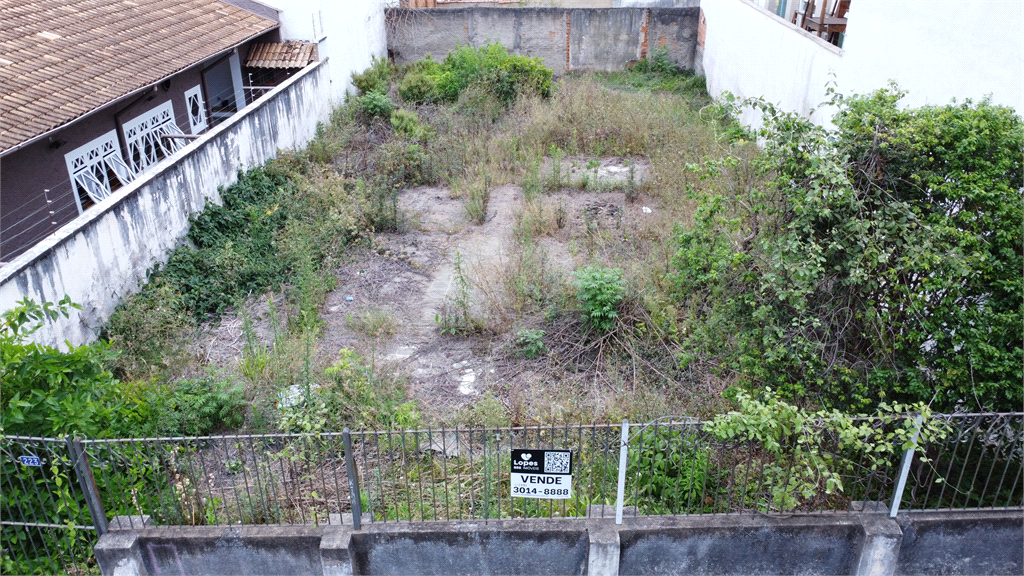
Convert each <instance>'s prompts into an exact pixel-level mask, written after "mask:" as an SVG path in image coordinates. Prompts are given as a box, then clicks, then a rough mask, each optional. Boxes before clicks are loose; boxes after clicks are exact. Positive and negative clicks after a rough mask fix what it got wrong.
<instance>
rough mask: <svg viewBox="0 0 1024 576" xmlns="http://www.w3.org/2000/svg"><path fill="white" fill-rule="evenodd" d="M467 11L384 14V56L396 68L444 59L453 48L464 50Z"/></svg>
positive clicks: (467, 28) (419, 11)
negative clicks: (385, 32)
mask: <svg viewBox="0 0 1024 576" xmlns="http://www.w3.org/2000/svg"><path fill="white" fill-rule="evenodd" d="M469 16H470V12H469V9H454V10H430V11H426V10H414V9H404V8H393V9H390V10H388V12H387V19H388V35H387V42H388V53H389V54H390V55H391V57H392V58H394V59H395V63H396V64H398V65H403V64H408V63H410V62H415V61H416V60H422V59H423V58H425V57H426V56H427V54H430V55H431V56H432V57H433V58H434V60H443V59H444V57H445V56H446V55H447V54H448V52H450V51H451V50H452V48H455V46H457V45H462V46H468V45H469V44H470V41H469Z"/></svg>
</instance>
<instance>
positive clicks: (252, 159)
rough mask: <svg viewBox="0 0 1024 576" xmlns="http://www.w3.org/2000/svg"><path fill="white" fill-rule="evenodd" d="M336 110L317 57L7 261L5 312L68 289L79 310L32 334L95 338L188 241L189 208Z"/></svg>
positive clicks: (215, 195) (296, 145)
mask: <svg viewBox="0 0 1024 576" xmlns="http://www.w3.org/2000/svg"><path fill="white" fill-rule="evenodd" d="M330 112H331V107H330V77H329V75H328V66H327V62H320V63H317V64H312V65H310V66H309V67H308V68H307V69H306V70H304V71H302V72H300V73H298V74H296V75H295V76H293V77H291V78H289V79H288V80H286V81H285V82H284V83H282V84H281V85H280V86H278V87H276V88H275V89H274V90H272V91H270V92H268V93H267V94H266V95H265V96H263V97H262V98H260V99H259V100H257V101H256V102H255V103H254V104H253V105H251V106H249V107H247V108H245V110H243V112H242V113H240V114H236V115H235V116H234V117H232V118H231V119H229V120H228V121H226V122H224V123H223V124H221V125H219V126H217V127H215V128H214V129H213V130H211V131H210V132H209V133H207V134H205V135H203V136H202V137H201V138H199V139H198V140H196V141H194V142H193V143H191V144H189V145H188V146H186V147H185V148H183V149H181V150H179V151H178V152H176V153H174V154H172V155H171V156H169V157H168V158H166V159H164V160H163V161H162V162H160V163H159V164H157V165H156V166H154V167H152V168H151V169H150V170H149V171H148V172H147V173H146V174H145V175H144V177H141V178H138V179H137V180H135V181H134V182H132V183H131V184H130V185H128V186H125V187H124V188H121V189H119V190H118V191H116V192H115V193H114V194H113V195H112V196H110V197H109V198H107V199H106V200H104V201H103V202H101V203H100V204H98V205H97V206H95V207H93V208H92V209H90V210H87V211H86V212H85V213H84V214H82V215H81V216H79V217H78V218H76V219H74V220H72V221H71V222H69V223H68V224H67V225H65V226H64V227H63V228H61V229H60V230H58V231H57V233H56V234H54V235H52V236H50V237H48V238H46V239H45V240H43V241H42V242H40V243H39V244H37V245H35V246H34V247H33V248H31V249H30V250H28V251H27V252H25V253H24V254H22V255H21V256H19V257H18V258H16V259H15V260H13V261H12V262H10V263H8V264H7V265H5V266H4V267H2V268H0V310H8V309H10V308H13V307H14V305H15V302H16V301H18V300H21V299H22V298H24V297H26V296H27V297H29V298H31V299H33V300H35V301H36V302H46V301H49V302H57V301H58V300H60V299H61V298H63V297H64V295H65V294H66V295H68V296H70V297H71V300H72V301H74V302H76V303H79V304H81V305H82V310H81V311H78V312H73V313H72V316H71V318H70V319H67V320H61V321H60V322H49V323H47V324H45V325H43V327H42V328H41V329H40V330H38V331H37V332H35V333H34V334H32V339H33V340H34V341H36V342H40V343H43V344H47V345H50V346H61V345H63V344H64V342H65V341H69V342H70V343H71V344H72V345H76V346H77V345H81V344H85V343H87V342H91V341H93V340H95V339H96V334H97V332H98V331H99V329H100V328H101V327H102V326H103V325H104V324H105V323H106V322H107V319H108V318H110V315H111V314H112V313H113V311H114V309H115V308H116V307H117V305H118V304H120V302H121V300H122V298H124V297H125V296H127V295H128V294H131V293H132V292H135V291H137V290H138V288H139V285H140V283H141V282H143V281H144V280H145V278H146V273H147V271H148V270H149V269H151V268H152V267H153V265H154V264H156V263H159V262H164V261H166V259H167V254H168V251H169V250H171V249H172V248H174V247H176V246H177V245H178V243H179V242H180V241H181V239H182V238H184V236H185V234H186V233H187V232H188V228H189V221H188V217H189V215H190V214H193V213H195V212H198V211H200V210H202V209H203V207H204V206H205V205H206V203H207V202H208V201H212V202H219V201H220V194H219V192H218V188H219V187H221V186H228V185H230V184H232V183H234V182H235V181H236V180H237V178H238V171H239V170H241V169H246V168H252V167H255V166H259V165H261V164H263V163H264V162H266V161H267V160H269V159H270V158H273V157H275V156H277V153H278V150H279V149H300V148H302V147H304V146H305V145H306V144H307V143H308V142H309V141H310V140H312V139H313V137H314V136H315V135H316V127H317V123H318V122H320V121H326V120H327V119H328V118H329V116H330Z"/></svg>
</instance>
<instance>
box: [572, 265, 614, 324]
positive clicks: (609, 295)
mask: <svg viewBox="0 0 1024 576" xmlns="http://www.w3.org/2000/svg"><path fill="white" fill-rule="evenodd" d="M573 276H575V277H576V280H574V281H573V285H574V286H575V287H576V299H577V300H579V302H580V305H581V306H582V307H583V312H584V313H585V315H584V320H586V322H587V323H588V324H589V325H590V326H592V327H594V328H596V329H597V330H598V331H600V332H607V331H609V330H611V329H612V328H614V327H615V320H616V318H618V317H619V312H618V307H619V303H620V302H622V296H623V294H624V293H625V290H626V286H625V283H624V282H623V280H622V270H620V269H618V268H595V267H592V266H588V267H587V268H584V269H583V270H579V271H576V272H574V273H573Z"/></svg>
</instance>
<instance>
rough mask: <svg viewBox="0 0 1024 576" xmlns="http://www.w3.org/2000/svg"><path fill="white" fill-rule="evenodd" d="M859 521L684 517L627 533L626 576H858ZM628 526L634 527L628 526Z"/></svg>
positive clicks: (623, 532) (622, 565) (623, 559)
mask: <svg viewBox="0 0 1024 576" xmlns="http://www.w3.org/2000/svg"><path fill="white" fill-rule="evenodd" d="M859 520H860V518H859V517H837V518H822V517H803V518H774V517H767V516H745V517H728V516H720V517H708V518H691V517H684V518H680V519H678V520H674V521H673V520H671V519H670V520H669V521H666V522H663V524H664V526H663V527H661V528H660V529H658V530H652V529H651V528H650V527H648V526H642V527H639V529H630V528H628V527H626V528H624V529H623V530H621V531H620V532H619V536H620V538H621V542H622V552H621V560H620V564H619V572H620V573H622V574H801V573H807V572H808V571H811V572H813V573H816V574H852V573H853V572H854V568H855V567H856V565H857V551H858V543H859V542H860V541H861V540H862V539H863V537H864V530H863V528H862V526H861V525H860V522H859ZM624 526H628V524H624Z"/></svg>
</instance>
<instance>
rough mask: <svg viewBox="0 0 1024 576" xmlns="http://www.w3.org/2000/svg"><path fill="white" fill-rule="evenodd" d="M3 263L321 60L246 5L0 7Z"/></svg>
mask: <svg viewBox="0 0 1024 576" xmlns="http://www.w3.org/2000/svg"><path fill="white" fill-rule="evenodd" d="M0 14H2V18H3V25H2V26H0V261H9V260H11V259H12V258H14V257H15V256H17V255H18V254H20V253H21V252H23V251H25V250H27V249H28V248H30V247H32V246H33V245H34V244H35V243H37V242H38V241H40V240H41V239H43V238H45V237H47V236H48V235H50V234H52V233H54V232H55V231H56V230H57V229H58V228H60V227H61V226H62V225H64V224H66V223H67V222H70V221H71V220H73V219H75V218H76V217H78V216H79V215H81V214H83V213H84V212H85V211H87V210H89V208H90V207H91V206H93V205H94V204H97V203H99V202H101V201H102V200H103V199H104V198H107V197H108V196H110V195H111V194H112V193H113V192H114V191H116V190H118V189H119V188H121V187H123V186H126V185H127V184H128V183H130V182H132V181H133V180H135V179H136V178H138V177H139V176H140V175H142V174H143V173H145V172H146V171H147V170H149V169H151V167H153V166H154V165H155V164H157V163H159V162H160V161H161V160H162V159H163V158H165V157H166V156H169V155H171V154H173V153H174V152H175V151H177V150H179V149H181V148H182V147H184V146H185V145H186V144H187V143H188V142H190V141H191V140H192V139H194V138H196V137H198V136H199V135H200V134H202V133H204V132H205V131H208V130H209V129H211V128H212V127H213V126H215V125H216V124H218V123H219V122H222V121H224V120H226V119H227V118H229V117H231V116H232V115H234V114H236V113H237V112H239V111H240V110H242V109H243V108H245V107H246V106H247V105H249V104H251V103H252V102H253V101H254V100H256V99H257V98H259V97H260V96H261V95H262V94H263V93H265V92H266V91H269V90H270V89H272V88H273V86H274V85H276V84H278V83H279V82H281V81H282V80H284V79H285V78H287V77H288V76H289V75H290V74H291V73H294V72H295V71H296V70H298V69H301V68H302V67H304V66H306V65H307V64H308V63H310V62H312V61H315V60H316V59H317V57H318V56H317V45H316V44H315V43H310V42H287V43H282V42H280V41H279V40H280V31H279V29H280V22H279V19H278V18H277V15H278V11H277V10H275V9H273V8H270V7H267V6H265V5H261V4H258V3H256V2H252V1H249V0H231V2H230V3H226V2H222V1H220V0H145V1H142V0H39V1H36V2H24V1H23V0H0Z"/></svg>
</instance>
